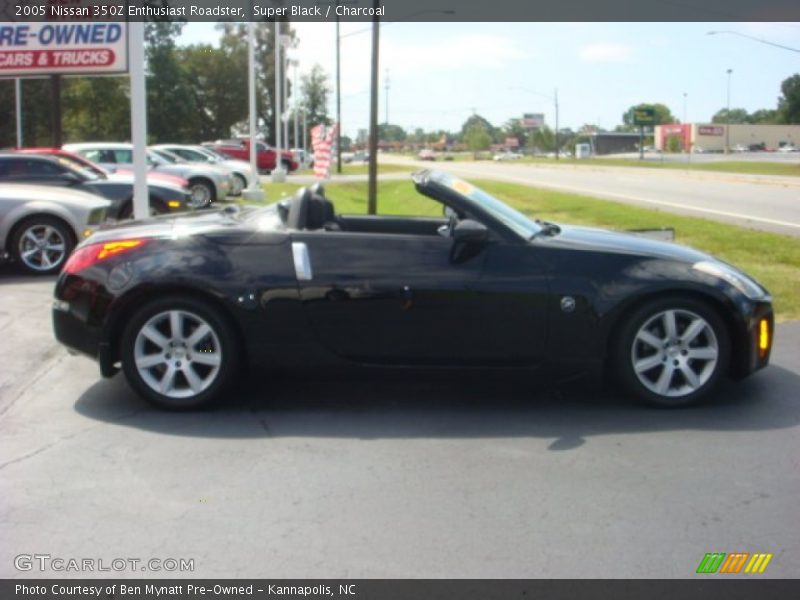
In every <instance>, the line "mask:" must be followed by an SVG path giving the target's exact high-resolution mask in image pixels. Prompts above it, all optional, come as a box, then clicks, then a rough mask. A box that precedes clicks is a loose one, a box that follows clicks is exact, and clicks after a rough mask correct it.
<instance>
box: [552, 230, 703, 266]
mask: <svg viewBox="0 0 800 600" xmlns="http://www.w3.org/2000/svg"><path fill="white" fill-rule="evenodd" d="M537 239H547V240H550V243H551V244H553V245H557V246H564V247H571V248H576V247H577V248H585V249H587V250H596V251H598V252H613V253H616V254H634V255H637V256H648V257H652V258H660V259H667V260H676V261H680V262H686V263H695V262H697V261H701V260H716V259H715V258H714V257H712V256H710V255H708V254H705V253H704V252H700V251H699V250H695V249H694V248H690V247H688V246H681V245H679V244H673V243H670V242H661V241H658V240H652V239H649V238H646V237H642V236H638V235H633V234H630V233H622V232H616V231H609V230H607V229H595V228H591V227H576V226H573V225H563V226H561V232H560V233H559V234H557V235H555V236H554V237H552V238H537Z"/></svg>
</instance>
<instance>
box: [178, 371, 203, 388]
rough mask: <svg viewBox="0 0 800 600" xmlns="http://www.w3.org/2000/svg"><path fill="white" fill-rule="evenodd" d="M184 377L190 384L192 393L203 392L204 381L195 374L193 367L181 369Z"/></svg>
mask: <svg viewBox="0 0 800 600" xmlns="http://www.w3.org/2000/svg"><path fill="white" fill-rule="evenodd" d="M181 371H182V372H183V375H184V377H186V381H188V382H189V387H190V388H192V391H193V392H195V393H197V392H201V391H203V380H202V379H200V377H199V376H198V375H197V373H195V372H194V369H192V365H190V364H187V365H184V366H183V367H182V368H181Z"/></svg>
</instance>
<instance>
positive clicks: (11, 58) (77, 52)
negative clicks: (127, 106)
mask: <svg viewBox="0 0 800 600" xmlns="http://www.w3.org/2000/svg"><path fill="white" fill-rule="evenodd" d="M127 33H128V31H127V25H126V24H124V23H105V22H92V23H74V22H68V23H59V22H25V23H4V22H0V77H25V76H28V77H30V76H33V77H36V76H40V75H57V74H61V75H110V74H114V73H127V72H128V35H127Z"/></svg>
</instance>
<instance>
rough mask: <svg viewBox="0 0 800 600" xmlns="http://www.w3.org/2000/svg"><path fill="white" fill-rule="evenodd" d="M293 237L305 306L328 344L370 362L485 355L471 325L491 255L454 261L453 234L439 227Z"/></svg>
mask: <svg viewBox="0 0 800 600" xmlns="http://www.w3.org/2000/svg"><path fill="white" fill-rule="evenodd" d="M292 241H293V253H294V258H295V266H296V269H297V274H298V285H299V287H300V295H301V298H302V300H303V306H304V309H305V311H306V313H307V315H308V318H309V320H310V322H311V325H312V327H313V328H314V330H315V332H316V335H317V337H318V339H319V341H320V342H321V343H322V344H323V345H324V346H325V347H327V348H328V350H330V351H332V352H335V353H336V354H338V355H340V356H342V357H345V358H348V359H352V360H356V361H361V362H367V363H402V364H415V363H426V364H430V363H434V364H445V363H462V362H465V361H469V360H474V359H475V358H477V357H479V356H480V354H481V350H480V349H479V348H477V347H476V346H475V345H473V344H471V343H470V340H469V335H468V333H469V329H470V322H471V321H472V320H473V319H474V318H475V317H476V316H477V315H478V312H479V307H478V303H477V302H476V300H477V299H476V295H475V284H476V283H477V281H478V279H479V278H480V274H481V270H482V265H483V261H484V259H485V256H477V257H474V258H473V259H471V260H469V261H466V262H464V263H461V264H453V263H451V262H450V260H449V254H450V247H451V241H450V240H449V239H446V238H444V237H441V236H437V235H404V234H373V233H355V232H344V231H337V232H329V231H310V232H298V233H296V234H293V236H292ZM304 261H305V264H306V266H307V267H308V269H307V270H305V271H304V270H303V262H304ZM304 273H305V274H304Z"/></svg>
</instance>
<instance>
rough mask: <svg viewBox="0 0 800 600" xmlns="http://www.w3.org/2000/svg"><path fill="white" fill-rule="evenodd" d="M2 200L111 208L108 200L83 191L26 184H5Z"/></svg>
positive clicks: (1, 190) (0, 195) (2, 187)
mask: <svg viewBox="0 0 800 600" xmlns="http://www.w3.org/2000/svg"><path fill="white" fill-rule="evenodd" d="M0 200H7V201H11V202H40V201H41V202H53V203H57V204H64V205H71V206H79V207H82V208H90V209H91V208H101V207H109V206H111V202H109V201H108V200H107V199H106V198H103V197H102V196H98V195H97V194H92V193H89V192H85V191H83V190H78V189H75V188H62V187H54V186H49V185H36V184H25V183H20V184H17V183H4V184H3V185H2V186H0Z"/></svg>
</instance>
